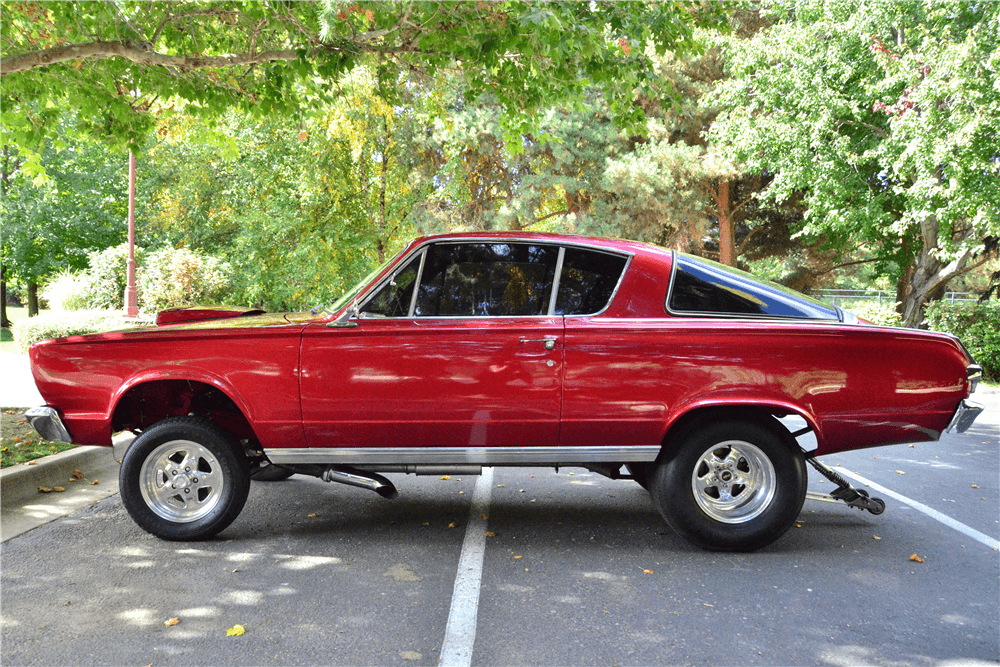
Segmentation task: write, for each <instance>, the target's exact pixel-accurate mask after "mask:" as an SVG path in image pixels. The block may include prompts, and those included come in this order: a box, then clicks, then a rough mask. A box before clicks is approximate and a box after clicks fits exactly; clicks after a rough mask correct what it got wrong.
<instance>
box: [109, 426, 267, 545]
mask: <svg viewBox="0 0 1000 667" xmlns="http://www.w3.org/2000/svg"><path fill="white" fill-rule="evenodd" d="M175 481H176V483H174V482H175ZM118 486H119V490H120V492H121V498H122V503H123V504H124V505H125V509H126V510H127V511H128V513H129V515H130V516H131V517H132V520H133V521H135V522H136V524H138V526H139V527H140V528H142V529H143V530H145V531H146V532H149V533H152V534H153V535H156V536H157V537H159V538H162V539H165V540H185V541H187V540H204V539H208V538H210V537H213V536H214V535H216V534H218V533H219V532H220V531H222V530H224V529H225V528H226V527H227V526H228V525H229V524H231V523H232V522H233V521H234V520H235V519H236V517H237V516H239V513H240V511H241V510H242V509H243V505H244V504H245V503H246V500H247V494H248V493H249V492H250V461H249V459H247V457H246V456H245V455H244V454H243V452H242V451H241V449H240V447H239V444H238V443H237V441H236V439H235V438H234V437H233V436H232V435H231V434H230V433H229V432H228V431H226V430H224V429H223V428H221V427H220V426H218V425H217V424H215V423H214V422H212V421H210V420H208V419H205V418H202V417H171V418H169V419H164V420H163V421H161V422H158V423H157V424H154V425H153V426H152V427H150V428H148V429H146V430H145V431H143V433H142V434H141V435H140V436H139V437H137V438H136V439H135V442H133V443H132V446H131V447H129V449H128V451H127V452H126V453H125V458H124V459H123V460H122V466H121V471H120V472H119V475H118Z"/></svg>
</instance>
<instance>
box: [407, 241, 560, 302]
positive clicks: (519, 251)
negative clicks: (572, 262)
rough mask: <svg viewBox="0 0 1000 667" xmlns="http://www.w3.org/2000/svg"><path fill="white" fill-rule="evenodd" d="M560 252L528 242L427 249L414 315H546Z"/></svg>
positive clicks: (469, 244) (448, 244)
mask: <svg viewBox="0 0 1000 667" xmlns="http://www.w3.org/2000/svg"><path fill="white" fill-rule="evenodd" d="M558 255H559V251H558V249H557V248H554V247H551V246H539V245H531V244H527V243H442V244H439V245H434V246H431V247H430V248H429V249H428V250H427V260H426V262H425V264H424V272H423V276H422V278H421V280H420V287H419V288H418V293H417V307H416V311H415V313H414V314H415V315H417V316H422V317H437V316H465V317H469V316H483V317H487V316H493V317H497V316H523V315H546V314H548V309H549V297H550V295H551V293H552V281H553V278H554V276H555V268H556V260H557V258H558Z"/></svg>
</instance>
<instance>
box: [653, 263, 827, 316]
mask: <svg viewBox="0 0 1000 667" xmlns="http://www.w3.org/2000/svg"><path fill="white" fill-rule="evenodd" d="M673 264H674V268H673V271H672V274H671V281H670V288H669V290H668V292H667V310H668V311H669V312H671V313H673V314H677V315H703V316H727V315H728V316H736V317H776V318H795V319H812V320H833V321H838V320H840V313H839V312H838V311H837V309H836V308H834V307H833V306H830V305H828V304H825V303H823V302H822V301H817V300H816V299H812V298H810V297H808V296H806V295H804V294H800V293H798V292H795V291H793V290H790V289H788V288H786V287H782V286H781V285H778V284H775V283H771V282H765V281H761V280H758V279H756V278H754V277H753V276H752V275H750V274H749V273H746V272H745V271H740V270H738V269H734V268H732V267H729V266H725V265H723V264H719V263H718V262H713V261H711V260H707V259H702V258H700V257H694V256H691V255H685V254H683V253H675V254H674V262H673Z"/></svg>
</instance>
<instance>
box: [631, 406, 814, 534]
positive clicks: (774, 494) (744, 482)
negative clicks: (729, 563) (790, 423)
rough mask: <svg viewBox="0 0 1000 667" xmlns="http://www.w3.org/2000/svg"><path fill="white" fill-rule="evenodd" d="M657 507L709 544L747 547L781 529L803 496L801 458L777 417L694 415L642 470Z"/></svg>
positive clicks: (680, 527)
mask: <svg viewBox="0 0 1000 667" xmlns="http://www.w3.org/2000/svg"><path fill="white" fill-rule="evenodd" d="M649 484H650V493H651V494H652V496H653V501H654V503H655V504H656V506H657V508H658V509H659V510H660V514H662V515H663V518H664V519H666V521H667V523H668V524H669V525H670V527H671V528H673V529H674V530H675V531H676V532H677V533H678V534H679V535H680V536H681V537H683V538H685V539H686V540H688V541H689V542H692V543H693V544H695V545H697V546H699V547H701V548H702V549H707V550H710V551H754V550H756V549H760V548H762V547H765V546H767V545H768V544H771V543H772V542H774V541H775V540H777V539H778V538H779V537H781V536H782V535H783V534H784V533H785V531H786V530H788V529H789V528H790V527H791V526H792V524H793V523H794V522H795V519H796V518H797V517H798V516H799V512H801V511H802V503H803V502H804V501H805V497H806V485H807V474H806V464H805V458H804V457H803V455H802V451H801V450H800V449H799V448H798V446H797V445H796V443H795V441H794V440H792V438H791V437H790V436H789V434H788V432H787V431H786V430H785V429H784V428H783V427H781V425H780V424H774V425H773V426H772V425H771V424H768V423H760V422H750V421H729V422H719V423H714V424H713V423H702V424H701V425H700V426H698V427H695V428H693V429H689V430H688V431H687V434H686V435H685V436H682V438H681V441H680V442H678V443H677V446H676V447H675V448H674V449H673V455H672V456H670V457H669V458H668V459H666V460H665V461H663V462H661V463H660V464H659V465H658V466H657V467H656V468H655V469H654V470H653V472H652V474H651V476H650V478H649Z"/></svg>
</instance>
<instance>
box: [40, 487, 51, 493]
mask: <svg viewBox="0 0 1000 667" xmlns="http://www.w3.org/2000/svg"><path fill="white" fill-rule="evenodd" d="M38 492H39V493H52V489H50V488H49V487H47V486H40V487H38Z"/></svg>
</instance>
